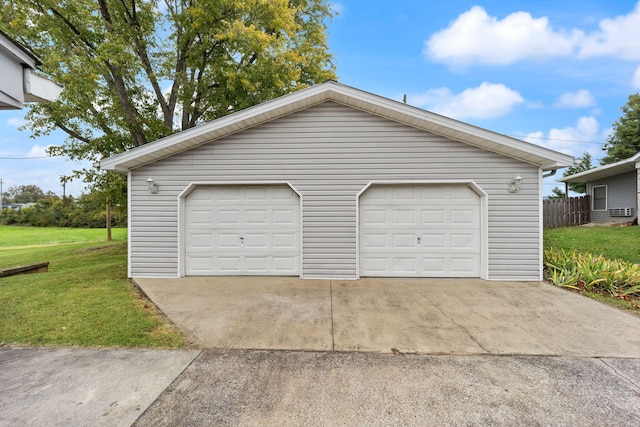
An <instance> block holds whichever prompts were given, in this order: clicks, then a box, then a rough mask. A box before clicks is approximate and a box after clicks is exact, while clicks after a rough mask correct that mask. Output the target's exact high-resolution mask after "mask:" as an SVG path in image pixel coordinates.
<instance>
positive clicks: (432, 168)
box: [130, 102, 540, 280]
mask: <svg viewBox="0 0 640 427" xmlns="http://www.w3.org/2000/svg"><path fill="white" fill-rule="evenodd" d="M518 174H519V175H520V176H522V177H523V178H524V180H523V183H522V187H521V190H520V192H518V193H515V194H511V193H509V192H508V191H507V188H508V183H509V181H510V180H511V179H513V177H515V176H516V175H518ZM538 174H539V168H538V167H537V166H534V165H530V164H527V163H523V162H521V161H518V160H514V159H511V158H508V157H505V156H502V155H499V154H496V153H493V152H489V151H486V150H483V149H479V148H476V147H473V146H470V145H467V144H464V143H460V142H457V141H453V140H450V139H447V138H444V137H441V136H437V135H434V134H431V133H428V132H425V131H422V130H418V129H415V128H412V127H409V126H406V125H402V124H399V123H396V122H393V121H390V120H387V119H383V118H380V117H377V116H374V115H371V114H368V113H365V112H362V111H359V110H356V109H353V108H349V107H345V106H343V105H340V104H338V103H335V102H325V103H323V104H320V105H317V106H314V107H311V108H308V109H306V110H302V111H299V112H297V113H294V114H291V115H289V116H286V117H283V118H280V119H277V120H274V121H271V122H268V123H266V124H262V125H260V126H257V127H254V128H251V129H248V130H245V131H243V132H240V133H237V134H234V135H231V136H228V137H226V138H223V139H221V140H218V141H214V142H210V143H206V144H204V145H201V146H199V147H196V148H193V149H191V150H188V151H186V152H183V153H180V154H177V155H174V156H172V157H170V158H166V159H162V160H159V161H157V162H155V163H152V164H150V165H147V166H143V167H141V168H138V169H136V170H133V171H132V173H131V180H132V182H131V191H132V205H131V206H130V209H131V223H130V227H131V239H132V242H131V247H132V249H131V254H130V259H131V261H130V262H131V272H132V273H131V274H132V276H133V277H142V276H154V277H175V276H176V275H177V269H178V259H177V256H178V255H177V254H178V219H177V216H178V195H179V194H180V193H181V192H182V191H183V190H184V189H185V188H186V187H187V186H188V185H189V184H190V183H192V182H203V181H205V182H260V181H286V182H289V183H290V184H291V185H293V187H295V189H296V190H297V191H298V192H299V193H300V194H302V197H303V206H302V247H303V252H302V257H303V259H302V274H303V277H305V278H314V277H318V278H356V276H357V264H356V260H357V259H358V253H357V212H356V211H357V200H356V199H357V194H358V193H359V192H360V191H361V190H362V189H363V188H364V187H365V186H366V185H367V184H368V183H369V182H371V181H406V180H473V181H475V182H476V183H477V184H478V185H479V186H480V187H481V188H482V189H483V190H484V191H485V192H486V193H488V210H489V218H488V230H489V235H488V247H489V254H488V258H489V262H488V271H489V278H491V279H519V280H537V279H539V278H540V246H539V245H540V234H539V233H540V222H539V200H540V194H539V183H538V176H539V175H538ZM149 176H151V177H153V179H154V180H155V181H156V182H157V183H158V185H159V186H160V191H159V193H158V194H149V192H148V191H147V185H146V183H145V180H146V179H147V178H148V177H149Z"/></svg>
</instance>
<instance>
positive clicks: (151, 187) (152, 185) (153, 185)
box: [147, 177, 158, 194]
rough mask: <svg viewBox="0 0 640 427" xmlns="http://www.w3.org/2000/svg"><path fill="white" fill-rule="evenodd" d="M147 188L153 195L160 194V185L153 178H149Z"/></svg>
mask: <svg viewBox="0 0 640 427" xmlns="http://www.w3.org/2000/svg"><path fill="white" fill-rule="evenodd" d="M147 187H148V188H149V193H151V194H156V193H157V192H158V184H156V183H155V182H154V181H153V178H151V177H149V178H147Z"/></svg>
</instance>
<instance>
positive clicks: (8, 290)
mask: <svg viewBox="0 0 640 427" xmlns="http://www.w3.org/2000/svg"><path fill="white" fill-rule="evenodd" d="M126 234H127V233H126V229H116V230H114V234H113V235H114V240H113V241H112V242H107V241H106V232H105V230H104V229H58V228H51V229H49V228H35V227H9V226H2V227H0V242H2V243H0V267H1V268H6V267H12V266H17V265H23V264H29V263H33V262H41V261H49V262H50V264H49V272H48V273H38V274H27V275H18V276H12V277H5V278H1V279H0V343H1V344H12V345H38V346H85V347H159V348H180V347H183V346H185V344H186V343H185V337H184V336H183V335H182V334H181V333H180V331H178V329H177V328H175V327H174V326H173V325H171V324H170V323H169V322H168V321H167V319H165V318H164V316H163V315H162V314H161V313H160V312H159V311H158V310H157V309H156V308H155V306H154V305H153V304H152V303H150V302H149V301H148V300H147V299H146V298H145V297H144V296H143V295H141V294H140V293H139V292H138V291H137V289H135V288H134V287H133V285H132V284H131V282H130V281H129V280H128V279H127V243H126Z"/></svg>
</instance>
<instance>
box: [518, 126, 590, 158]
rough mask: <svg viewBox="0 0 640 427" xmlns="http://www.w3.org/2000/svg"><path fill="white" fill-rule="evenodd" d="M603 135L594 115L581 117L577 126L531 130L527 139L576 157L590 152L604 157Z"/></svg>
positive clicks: (525, 138)
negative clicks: (544, 130)
mask: <svg viewBox="0 0 640 427" xmlns="http://www.w3.org/2000/svg"><path fill="white" fill-rule="evenodd" d="M602 135H603V132H602V131H601V130H600V124H599V123H598V120H596V118H595V117H593V116H585V117H580V118H579V119H578V121H577V122H576V124H575V126H569V127H565V128H562V129H557V128H554V129H551V130H549V131H548V132H546V133H545V132H543V131H537V132H531V133H529V134H527V135H526V136H525V137H524V140H525V141H528V142H531V143H533V144H536V145H540V146H543V147H546V148H550V149H552V150H556V151H560V152H562V153H565V154H569V155H572V156H574V157H581V156H582V154H583V153H584V152H589V153H590V154H591V155H592V156H593V157H594V158H599V157H602V149H601V146H602V142H603V140H602Z"/></svg>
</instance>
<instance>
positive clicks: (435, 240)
mask: <svg viewBox="0 0 640 427" xmlns="http://www.w3.org/2000/svg"><path fill="white" fill-rule="evenodd" d="M445 240H446V236H445V235H444V233H438V234H423V235H422V237H421V239H420V243H421V244H422V247H423V248H439V249H442V248H444V247H445Z"/></svg>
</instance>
